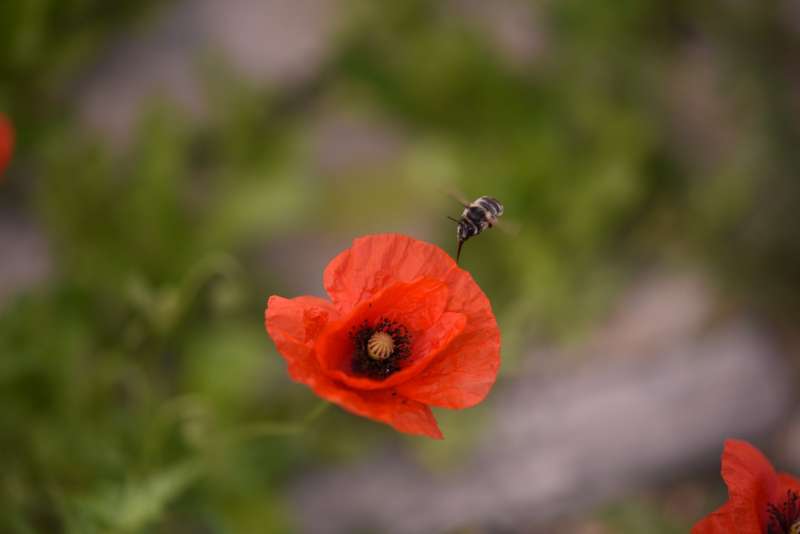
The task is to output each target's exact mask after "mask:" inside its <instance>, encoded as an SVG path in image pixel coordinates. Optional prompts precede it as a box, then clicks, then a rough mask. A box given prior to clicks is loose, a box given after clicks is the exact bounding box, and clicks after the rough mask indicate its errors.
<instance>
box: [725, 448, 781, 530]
mask: <svg viewBox="0 0 800 534" xmlns="http://www.w3.org/2000/svg"><path fill="white" fill-rule="evenodd" d="M722 478H723V479H724V480H725V484H726V485H727V486H728V502H729V503H730V510H731V516H732V519H733V521H734V523H735V524H736V527H737V528H738V529H739V531H740V532H743V533H744V532H748V533H749V532H753V533H756V532H762V531H763V530H764V529H765V527H766V522H767V507H768V505H769V503H770V501H771V499H772V498H773V497H774V496H775V495H776V492H777V490H778V487H779V484H778V476H777V474H776V473H775V469H773V467H772V464H770V463H769V460H767V459H766V458H765V457H764V455H763V454H761V451H759V450H758V449H756V448H755V447H753V446H752V445H750V444H749V443H747V442H746V441H740V440H727V441H726V442H725V448H724V450H723V452H722Z"/></svg>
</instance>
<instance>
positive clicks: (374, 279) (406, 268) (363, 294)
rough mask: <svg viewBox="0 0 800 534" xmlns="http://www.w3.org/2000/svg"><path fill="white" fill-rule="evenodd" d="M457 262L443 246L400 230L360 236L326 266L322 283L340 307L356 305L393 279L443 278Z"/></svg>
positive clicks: (401, 280) (402, 280) (345, 307)
mask: <svg viewBox="0 0 800 534" xmlns="http://www.w3.org/2000/svg"><path fill="white" fill-rule="evenodd" d="M451 269H456V263H455V262H454V261H453V259H452V258H451V257H450V256H448V255H447V254H446V253H445V252H444V251H443V250H442V249H440V248H439V247H436V246H434V245H431V244H430V243H424V242H422V241H417V240H415V239H411V238H410V237H407V236H404V235H400V234H377V235H370V236H365V237H360V238H358V239H356V240H354V241H353V245H352V246H351V247H350V248H348V249H347V250H345V251H344V252H342V253H341V254H339V255H338V256H336V257H335V258H334V259H333V260H331V262H330V263H329V264H328V266H327V267H326V268H325V274H324V275H323V283H324V285H325V291H327V292H328V295H330V297H331V299H332V300H333V302H334V304H335V305H336V307H337V308H339V309H348V308H353V307H355V306H356V305H357V304H358V303H360V302H362V301H365V300H368V299H370V298H371V297H372V296H374V295H375V294H376V293H378V292H379V291H380V290H381V289H382V288H384V287H386V286H387V285H390V284H391V283H392V282H395V281H400V282H410V281H412V280H414V279H416V278H419V277H420V276H430V277H433V278H438V279H442V277H443V275H444V274H445V273H447V272H448V271H450V270H451Z"/></svg>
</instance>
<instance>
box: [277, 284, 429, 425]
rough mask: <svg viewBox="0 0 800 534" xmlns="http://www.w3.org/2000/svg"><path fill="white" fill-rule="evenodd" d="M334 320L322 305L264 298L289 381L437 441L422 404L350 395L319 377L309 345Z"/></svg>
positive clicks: (392, 396)
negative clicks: (285, 364)
mask: <svg viewBox="0 0 800 534" xmlns="http://www.w3.org/2000/svg"><path fill="white" fill-rule="evenodd" d="M338 317H339V312H338V310H336V309H335V308H334V307H333V306H332V304H331V303H329V302H327V301H325V300H323V299H319V298H315V297H297V298H294V299H285V298H283V297H278V296H272V297H270V299H269V301H268V303H267V309H266V312H265V324H266V328H267V332H269V335H270V337H271V338H272V339H273V341H274V342H275V346H276V347H277V349H278V352H279V353H280V354H281V355H282V356H283V357H284V358H285V359H286V361H287V363H288V367H289V375H290V376H291V377H292V379H293V380H295V381H297V382H301V383H304V384H306V385H308V386H309V387H311V389H312V390H313V391H314V392H315V393H316V394H317V395H319V396H320V397H322V398H324V399H327V400H329V401H331V402H334V403H336V404H338V405H339V406H341V407H342V408H344V409H346V410H348V411H351V412H353V413H356V414H358V415H361V416H364V417H368V418H370V419H374V420H376V421H380V422H383V423H387V424H389V425H391V426H393V427H394V428H395V429H397V430H399V431H400V432H406V433H409V434H418V435H425V436H429V437H432V438H436V439H441V438H442V434H441V431H440V430H439V427H438V425H437V424H436V420H435V419H434V417H433V414H432V413H431V411H430V409H429V408H428V407H427V406H425V405H424V404H422V403H419V402H416V401H413V400H410V399H406V398H404V397H402V396H401V395H399V394H397V392H395V391H393V390H389V389H384V390H381V391H355V390H352V389H350V388H348V387H347V386H344V385H342V384H340V383H337V382H336V381H334V380H332V379H331V378H330V377H328V376H327V375H326V374H325V373H324V372H323V371H322V369H321V368H320V366H319V363H318V361H317V358H316V356H315V354H314V348H315V342H316V340H317V338H318V337H319V335H320V332H321V331H322V330H323V329H324V328H325V326H326V325H327V324H328V322H329V321H332V320H336V319H338Z"/></svg>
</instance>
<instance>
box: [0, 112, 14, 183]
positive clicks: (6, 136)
mask: <svg viewBox="0 0 800 534" xmlns="http://www.w3.org/2000/svg"><path fill="white" fill-rule="evenodd" d="M13 152H14V128H13V127H12V126H11V122H9V120H8V118H6V116H5V115H3V114H2V113H0V180H2V178H3V172H4V171H5V170H6V167H8V164H9V163H11V154H12V153H13Z"/></svg>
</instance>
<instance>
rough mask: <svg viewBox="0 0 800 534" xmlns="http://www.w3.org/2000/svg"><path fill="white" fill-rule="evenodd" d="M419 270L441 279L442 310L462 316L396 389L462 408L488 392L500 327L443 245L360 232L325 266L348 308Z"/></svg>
mask: <svg viewBox="0 0 800 534" xmlns="http://www.w3.org/2000/svg"><path fill="white" fill-rule="evenodd" d="M420 276H426V277H431V278H436V279H438V280H441V281H443V282H444V283H445V284H446V285H447V288H448V291H449V292H448V302H447V306H446V311H450V312H455V313H461V314H464V315H465V316H466V324H465V326H464V329H463V330H462V332H461V334H460V335H459V336H458V337H456V338H455V339H453V340H452V342H451V343H450V344H449V345H448V346H447V347H446V348H445V349H444V350H442V351H441V352H440V353H439V354H438V355H437V357H436V358H435V359H434V361H432V362H431V363H430V364H429V365H428V366H427V367H426V368H425V369H424V370H423V371H422V372H420V373H419V374H418V375H416V376H415V377H414V378H412V379H410V380H409V381H407V382H405V383H404V384H402V386H399V387H398V392H400V393H402V394H403V395H405V396H408V397H409V398H413V399H415V400H418V401H420V402H422V403H425V404H429V405H433V406H442V407H447V408H466V407H469V406H472V405H474V404H477V403H478V402H480V401H481V400H483V399H484V397H485V396H486V395H487V394H488V392H489V390H490V389H491V387H492V385H493V384H494V382H495V379H496V377H497V372H498V370H499V368H500V332H499V329H498V327H497V322H496V320H495V317H494V314H493V313H492V308H491V304H490V303H489V300H488V299H487V298H486V295H485V294H484V293H483V291H481V289H480V287H478V285H477V284H476V283H475V281H474V280H473V279H472V276H470V274H469V273H468V272H466V271H464V270H462V269H460V268H458V266H456V264H455V262H454V261H453V259H452V258H451V257H450V256H448V255H447V253H445V252H444V251H443V250H442V249H440V248H438V247H436V246H434V245H431V244H429V243H424V242H422V241H417V240H414V239H411V238H409V237H406V236H403V235H398V234H381V235H373V236H367V237H362V238H360V239H356V240H355V241H354V242H353V246H352V247H351V248H349V249H348V250H346V251H344V252H342V253H341V254H339V255H338V256H337V257H336V258H334V259H333V260H332V261H331V262H330V264H328V267H327V268H326V269H325V275H324V284H325V289H326V290H327V292H328V294H329V295H330V296H331V298H332V299H333V302H334V304H335V305H336V307H337V308H338V309H340V310H347V309H349V308H351V307H354V306H356V305H358V303H360V302H362V301H365V300H369V299H370V298H371V297H373V296H374V295H376V294H377V293H378V292H380V291H381V290H382V288H384V287H386V286H387V285H390V284H392V283H394V282H398V281H401V282H410V281H412V280H414V279H416V278H418V277H420Z"/></svg>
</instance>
